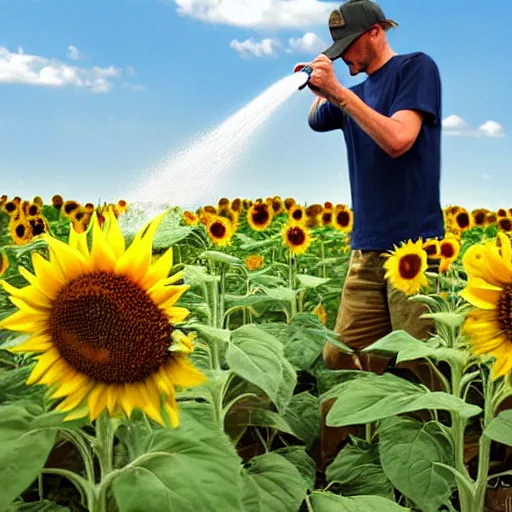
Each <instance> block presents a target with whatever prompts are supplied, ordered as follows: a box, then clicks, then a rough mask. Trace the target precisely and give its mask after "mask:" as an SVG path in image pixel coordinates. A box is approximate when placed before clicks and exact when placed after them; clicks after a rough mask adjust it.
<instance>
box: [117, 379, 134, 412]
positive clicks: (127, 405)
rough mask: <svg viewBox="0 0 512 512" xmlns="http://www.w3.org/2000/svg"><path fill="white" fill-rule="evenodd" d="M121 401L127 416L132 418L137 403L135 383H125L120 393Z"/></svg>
mask: <svg viewBox="0 0 512 512" xmlns="http://www.w3.org/2000/svg"><path fill="white" fill-rule="evenodd" d="M119 402H120V403H121V407H122V408H123V410H124V412H125V413H126V416H127V417H128V418H130V417H131V415H132V412H133V409H135V407H136V403H137V388H136V385H135V384H123V389H122V390H121V391H120V393H119Z"/></svg>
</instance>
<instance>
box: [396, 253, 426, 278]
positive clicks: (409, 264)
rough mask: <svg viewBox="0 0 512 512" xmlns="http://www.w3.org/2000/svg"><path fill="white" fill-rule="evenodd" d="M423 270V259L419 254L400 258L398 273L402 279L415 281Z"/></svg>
mask: <svg viewBox="0 0 512 512" xmlns="http://www.w3.org/2000/svg"><path fill="white" fill-rule="evenodd" d="M420 270H421V258H420V257H419V256H418V255H417V254H406V255H405V256H403V257H402V258H400V262H399V263H398V272H399V273H400V277H401V278H402V279H414V278H415V277H416V276H417V275H418V274H419V272H420Z"/></svg>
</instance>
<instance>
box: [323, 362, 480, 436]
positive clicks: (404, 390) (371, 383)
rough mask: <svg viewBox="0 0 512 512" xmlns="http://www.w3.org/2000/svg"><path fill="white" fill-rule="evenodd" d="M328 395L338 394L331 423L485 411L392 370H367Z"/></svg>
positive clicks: (326, 395)
mask: <svg viewBox="0 0 512 512" xmlns="http://www.w3.org/2000/svg"><path fill="white" fill-rule="evenodd" d="M327 397H329V398H336V401H335V402H334V404H333V406H332V407H331V409H330V411H329V412H328V414H327V417H326V423H327V425H328V426H331V427H344V426H347V425H360V424H366V423H372V422H375V421H379V420H383V419H385V418H389V417H391V416H396V415H399V414H404V413H407V412H413V411H419V410H422V409H441V410H447V411H454V412H458V413H459V414H460V415H461V416H462V417H463V418H470V417H472V416H476V415H478V414H480V413H481V412H482V409H481V408H480V407H477V406H476V405H471V404H468V403H466V402H464V400H462V399H460V398H457V397H456V396H453V395H450V394H448V393H443V392H440V391H436V392H431V391H428V390H427V389H425V388H424V387H420V386H417V385H415V384H413V383H412V382H409V381H407V380H406V379H402V378H400V377H397V376H396V375H393V374H391V373H384V374H383V375H376V374H374V373H371V372H366V373H365V374H364V376H362V377H360V378H356V379H352V380H347V381H345V382H342V383H341V384H338V385H337V386H335V387H334V388H333V389H331V390H329V391H328V393H325V394H324V395H322V397H321V401H322V402H323V401H325V400H326V399H327Z"/></svg>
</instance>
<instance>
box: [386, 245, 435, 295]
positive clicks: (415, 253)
mask: <svg viewBox="0 0 512 512" xmlns="http://www.w3.org/2000/svg"><path fill="white" fill-rule="evenodd" d="M384 257H386V258H387V260H386V261H385V262H384V268H385V269H386V274H385V275H384V277H385V279H389V282H390V283H391V285H392V286H393V287H394V288H397V289H398V290H401V291H403V292H404V293H405V294H406V295H414V294H416V293H419V291H420V290H421V287H422V286H427V285H428V279H427V276H426V274H425V272H426V271H427V269H428V264H427V253H426V252H425V251H424V250H423V242H422V240H418V241H416V242H414V243H413V242H412V240H409V241H408V242H407V243H404V242H402V243H401V244H400V247H396V246H395V250H394V251H390V252H389V253H387V254H384Z"/></svg>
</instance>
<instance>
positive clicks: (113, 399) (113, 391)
mask: <svg viewBox="0 0 512 512" xmlns="http://www.w3.org/2000/svg"><path fill="white" fill-rule="evenodd" d="M118 391H119V386H118V385H117V384H110V385H109V386H108V387H107V408H108V412H109V414H110V415H112V414H113V413H114V410H115V408H116V403H117V399H118V396H119V394H118Z"/></svg>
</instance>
